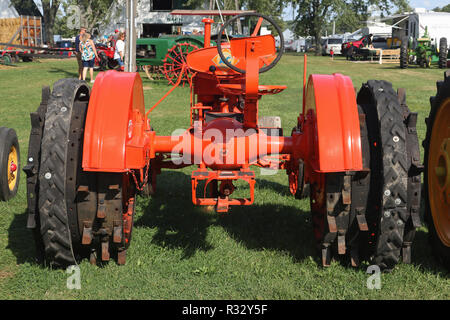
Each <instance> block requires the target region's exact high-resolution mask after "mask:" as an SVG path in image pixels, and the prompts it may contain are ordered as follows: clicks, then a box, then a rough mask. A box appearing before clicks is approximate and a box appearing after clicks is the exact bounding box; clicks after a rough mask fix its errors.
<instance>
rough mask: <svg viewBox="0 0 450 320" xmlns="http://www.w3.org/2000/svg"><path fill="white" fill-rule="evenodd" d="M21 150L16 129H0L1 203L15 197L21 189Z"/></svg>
mask: <svg viewBox="0 0 450 320" xmlns="http://www.w3.org/2000/svg"><path fill="white" fill-rule="evenodd" d="M19 167H20V149H19V141H18V140H17V134H16V131H15V130H14V129H11V128H5V127H0V201H7V200H9V199H11V198H12V197H14V196H15V195H16V193H17V190H18V189H19V178H20V171H19Z"/></svg>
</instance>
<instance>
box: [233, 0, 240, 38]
mask: <svg viewBox="0 0 450 320" xmlns="http://www.w3.org/2000/svg"><path fill="white" fill-rule="evenodd" d="M234 8H235V9H236V10H241V8H240V7H239V0H234ZM236 25H237V29H238V30H237V32H238V33H239V34H242V26H241V20H240V19H237V21H236Z"/></svg>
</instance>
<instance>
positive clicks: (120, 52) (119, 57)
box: [114, 32, 125, 68]
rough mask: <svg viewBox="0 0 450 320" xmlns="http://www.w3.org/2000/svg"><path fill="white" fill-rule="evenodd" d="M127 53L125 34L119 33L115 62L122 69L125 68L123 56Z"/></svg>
mask: <svg viewBox="0 0 450 320" xmlns="http://www.w3.org/2000/svg"><path fill="white" fill-rule="evenodd" d="M124 53H125V33H124V32H121V33H119V38H118V40H117V42H116V50H115V52H114V60H116V61H117V63H118V64H119V66H120V67H121V68H122V67H123V66H124V63H123V56H124Z"/></svg>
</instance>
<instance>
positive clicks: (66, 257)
mask: <svg viewBox="0 0 450 320" xmlns="http://www.w3.org/2000/svg"><path fill="white" fill-rule="evenodd" d="M241 18H248V19H254V20H255V23H254V24H251V25H252V26H254V28H251V29H249V31H250V32H248V33H249V34H248V35H247V36H241V37H235V38H231V39H230V40H228V39H229V38H228V36H229V35H231V32H232V30H233V29H232V26H233V24H234V23H235V22H236V21H237V20H238V19H241ZM264 20H265V21H266V24H271V25H272V28H273V29H272V30H274V32H277V33H278V34H279V36H280V38H281V41H280V42H279V43H280V47H278V48H277V47H276V41H275V37H274V35H272V34H268V35H261V34H260V28H261V25H262V23H263V22H264ZM204 22H205V38H204V47H203V48H201V49H198V50H195V51H192V52H191V53H190V54H188V56H187V59H186V64H183V66H182V69H184V68H189V69H190V70H191V72H192V73H193V76H192V86H191V105H190V120H191V121H190V123H191V125H190V127H189V128H188V129H187V130H185V131H184V133H182V134H181V135H176V136H160V135H157V134H156V132H155V131H154V130H153V129H152V126H151V122H150V118H149V117H148V116H149V114H150V113H151V112H152V111H153V110H154V108H155V107H157V106H158V105H159V103H160V102H161V101H162V100H163V99H164V98H165V97H166V96H167V94H166V95H165V96H164V97H163V98H161V99H160V100H159V101H158V102H157V103H156V104H155V105H154V106H153V107H151V108H150V109H148V111H147V112H146V110H145V107H144V95H143V89H142V81H141V78H140V76H139V74H137V73H127V72H123V73H119V72H116V71H108V72H104V73H100V74H99V75H98V76H97V78H96V81H95V84H94V86H93V88H92V91H91V90H90V88H89V87H88V86H87V85H86V83H85V82H82V81H78V80H76V79H63V80H60V81H58V82H56V83H55V84H54V86H53V91H52V92H50V89H49V88H46V89H44V90H43V98H42V102H41V105H40V106H39V108H38V110H37V112H35V113H33V114H32V115H31V117H32V120H33V121H32V124H33V131H32V135H31V136H30V150H29V155H28V165H27V167H26V172H27V187H28V201H29V202H28V212H29V218H28V227H29V228H31V229H33V230H34V233H35V239H36V243H37V248H38V256H40V257H41V258H42V260H43V261H44V262H46V263H47V264H50V265H54V266H67V265H70V264H74V263H76V262H77V261H78V260H79V259H82V258H83V257H89V258H90V261H91V262H92V263H96V262H99V261H108V260H109V259H110V258H111V257H115V258H117V262H118V263H119V264H124V263H125V259H126V252H127V248H128V246H129V245H130V241H131V235H132V230H133V217H134V212H135V203H136V194H137V192H139V191H147V193H151V192H149V191H153V192H154V191H155V190H156V186H157V176H158V174H159V173H160V172H161V170H162V169H166V168H170V169H178V168H184V167H188V166H192V165H194V166H195V167H196V168H195V169H194V170H193V171H192V174H191V190H192V202H193V204H194V205H200V206H210V207H214V208H215V210H216V211H217V212H218V213H220V214H227V212H229V210H230V208H231V207H232V206H247V205H251V204H252V203H253V202H254V200H255V192H254V190H255V184H256V180H255V173H254V171H252V170H251V166H258V167H262V168H269V169H270V168H271V169H282V170H286V173H287V175H288V180H289V188H290V191H291V193H292V194H297V195H299V196H301V195H302V191H303V190H304V189H305V186H306V185H309V187H310V203H311V212H312V224H313V229H314V236H315V240H316V244H317V249H318V252H319V255H320V257H321V261H322V264H323V265H324V266H328V265H329V264H330V262H331V260H332V258H339V257H342V258H347V259H348V262H351V264H352V265H353V266H357V265H359V263H360V261H361V260H366V259H367V260H370V261H372V262H373V263H375V264H377V265H379V266H380V267H381V268H383V269H384V270H391V269H392V268H393V267H394V266H395V265H396V263H398V262H399V260H400V259H401V256H402V257H403V261H404V262H409V261H410V257H411V243H412V239H413V236H414V231H415V228H416V227H418V226H419V225H420V218H419V199H420V182H421V179H420V167H421V164H420V157H419V147H418V140H417V134H416V129H415V125H416V118H417V114H415V113H412V112H410V111H409V110H408V108H407V106H406V103H405V96H404V91H402V90H400V91H399V94H397V92H395V91H394V89H393V88H392V85H391V84H390V83H388V82H386V81H377V80H371V81H368V82H367V83H364V84H363V85H362V87H361V89H360V90H359V93H358V94H357V95H356V94H355V89H354V87H353V83H352V81H351V80H350V78H349V77H346V76H344V75H341V74H327V75H325V74H322V75H320V74H312V75H310V76H309V79H308V82H307V85H306V60H305V71H304V78H303V81H304V84H303V106H299V116H298V119H297V125H296V126H295V127H294V128H293V130H292V132H291V135H289V136H283V134H282V132H283V130H282V128H281V125H280V123H279V121H277V117H262V116H261V115H260V114H259V111H258V105H259V101H260V99H261V98H262V96H264V95H271V94H278V93H280V92H282V91H283V90H284V89H286V86H284V85H260V84H259V74H260V73H262V72H266V71H268V70H270V69H271V68H273V67H274V66H275V65H276V64H277V63H278V61H279V60H280V58H281V56H282V54H283V51H284V50H283V43H284V42H283V35H282V31H281V29H280V28H279V26H277V25H276V23H275V22H274V21H273V20H272V19H271V18H269V17H266V16H263V15H259V14H256V13H249V14H242V15H238V16H235V17H233V18H231V19H229V20H228V21H227V22H225V23H224V24H223V25H222V27H221V29H220V32H219V34H218V38H217V46H211V38H210V36H211V24H212V23H213V20H211V19H205V20H204ZM226 30H227V31H226ZM224 31H226V32H225V34H224ZM305 59H306V58H305ZM296 67H297V66H292V68H296ZM181 81H182V76H181V75H180V76H179V77H178V80H177V82H176V85H179V84H180V83H181ZM174 88H175V87H172V88H171V89H170V90H169V92H168V93H170V92H171V91H173V90H174ZM300 109H301V110H300ZM238 181H239V182H243V183H247V184H248V185H249V192H248V194H247V195H244V196H243V197H241V198H235V197H233V193H234V191H235V190H236V183H237V182H238ZM299 190H300V192H299ZM144 193H145V192H144ZM274 219H276V217H274ZM299 245H300V244H299Z"/></svg>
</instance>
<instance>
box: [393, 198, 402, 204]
mask: <svg viewBox="0 0 450 320" xmlns="http://www.w3.org/2000/svg"><path fill="white" fill-rule="evenodd" d="M394 202H395V204H396V205H399V204H400V203H402V200H400V199H399V198H397V199H395V201H394Z"/></svg>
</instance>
